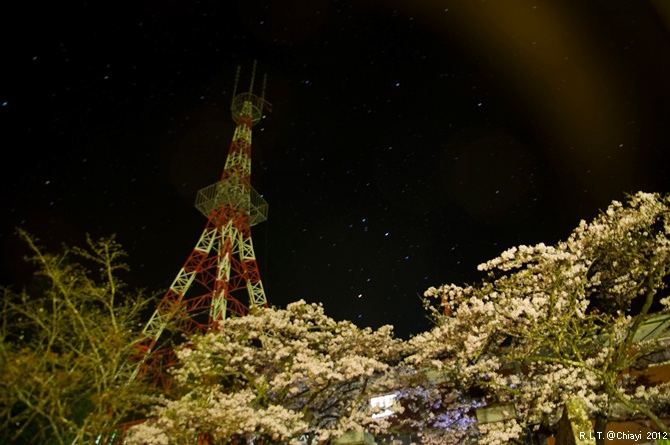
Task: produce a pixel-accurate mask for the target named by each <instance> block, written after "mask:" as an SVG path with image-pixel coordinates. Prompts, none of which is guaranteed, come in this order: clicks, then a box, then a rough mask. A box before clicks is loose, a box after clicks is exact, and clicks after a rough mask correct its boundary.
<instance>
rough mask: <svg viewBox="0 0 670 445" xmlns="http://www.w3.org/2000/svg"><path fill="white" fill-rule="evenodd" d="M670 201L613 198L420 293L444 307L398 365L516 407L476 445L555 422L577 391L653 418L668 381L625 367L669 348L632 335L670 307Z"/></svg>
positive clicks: (595, 408) (611, 409)
mask: <svg viewBox="0 0 670 445" xmlns="http://www.w3.org/2000/svg"><path fill="white" fill-rule="evenodd" d="M669 204H670V203H669V200H668V198H664V197H661V196H660V195H656V194H648V193H638V194H637V195H635V196H632V197H630V199H629V201H628V203H627V205H624V204H622V203H619V202H616V201H615V202H613V203H612V204H611V205H610V207H609V208H608V209H607V210H606V211H605V212H603V213H602V214H601V215H599V216H598V217H597V218H596V219H595V220H594V221H593V222H591V223H590V224H589V223H586V222H585V221H582V222H581V223H580V224H579V226H578V227H577V228H576V229H575V230H574V232H573V233H572V234H571V235H570V236H569V238H568V239H567V240H566V241H563V242H559V243H557V244H556V245H555V246H547V245H545V244H538V245H536V246H518V247H513V248H510V249H508V250H506V251H505V252H503V253H502V254H501V255H500V256H499V257H497V258H495V259H492V260H490V261H488V262H486V263H483V264H481V265H480V266H479V270H481V271H484V272H487V274H488V275H487V277H486V278H485V279H484V280H482V282H480V283H477V284H475V285H470V286H465V287H461V286H458V285H454V284H449V285H443V286H440V287H437V288H436V287H431V288H429V289H428V290H427V291H426V292H425V294H424V295H425V299H426V300H427V301H428V300H430V299H435V298H437V299H439V300H440V302H441V305H442V306H443V307H444V308H445V309H446V310H445V311H442V312H440V311H433V313H432V315H433V317H434V318H435V319H436V321H437V325H436V326H435V328H434V329H432V330H431V331H429V332H425V333H423V334H420V335H418V336H416V337H414V338H413V339H412V340H411V341H410V344H411V345H412V346H413V348H414V349H413V350H414V353H413V354H412V355H410V356H409V357H408V358H407V362H408V363H410V364H412V365H413V366H429V367H432V368H434V369H440V371H441V372H443V373H445V374H446V375H449V376H450V377H451V379H453V380H454V381H458V382H459V385H460V387H461V388H462V389H463V390H466V391H469V392H473V391H475V392H478V393H480V394H482V400H485V401H486V403H512V404H514V405H515V407H516V412H517V417H516V419H515V420H508V421H506V422H498V423H494V424H487V425H485V426H480V432H481V433H482V437H481V440H482V441H483V442H484V443H491V444H498V443H504V442H507V441H509V440H511V439H515V438H518V437H519V435H520V434H521V432H522V430H523V428H526V427H528V426H529V425H538V424H544V425H552V424H555V422H556V421H557V419H556V413H557V412H558V411H559V409H560V406H562V405H563V404H564V403H565V402H566V401H567V400H568V399H570V398H575V397H578V398H581V399H583V400H584V401H585V402H586V406H587V409H588V411H589V413H590V414H592V415H593V414H595V413H598V414H599V415H601V416H605V417H613V418H614V417H616V416H628V417H631V416H633V417H634V416H637V415H640V413H642V412H645V413H650V414H649V415H650V416H651V420H653V421H655V422H659V421H660V420H659V419H658V417H657V416H655V414H653V413H654V412H667V411H668V410H669V409H670V387H669V386H668V384H655V385H652V387H648V386H644V387H643V386H641V385H640V383H639V381H640V378H641V377H639V375H638V374H639V373H638V374H631V373H630V369H643V367H644V366H646V365H645V363H646V362H645V361H644V360H645V357H648V356H649V355H651V354H654V353H655V352H658V351H664V350H666V348H667V345H666V344H665V343H664V342H663V341H661V340H660V339H657V338H652V339H648V340H645V341H644V342H641V343H638V344H635V345H634V343H633V340H634V339H635V337H636V334H637V332H638V331H639V329H640V327H641V325H642V324H643V323H644V321H645V320H646V319H647V318H648V314H649V313H650V310H651V308H652V307H654V308H655V309H656V310H658V309H662V310H665V311H667V310H668V306H669V305H670V298H661V297H660V296H659V294H658V291H659V289H661V288H663V286H664V284H663V279H664V278H665V277H667V276H668V273H669V271H670V207H669ZM426 306H430V304H429V303H426ZM632 308H635V309H632ZM631 311H633V312H631ZM635 351H637V352H635ZM657 426H658V427H659V428H661V429H662V428H667V426H666V425H663V424H662V423H660V424H659V423H657Z"/></svg>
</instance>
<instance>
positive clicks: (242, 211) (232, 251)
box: [133, 61, 271, 388]
mask: <svg viewBox="0 0 670 445" xmlns="http://www.w3.org/2000/svg"><path fill="white" fill-rule="evenodd" d="M255 73H256V62H255V61H254V65H253V70H252V74H251V84H250V86H249V91H248V92H245V93H240V94H236V92H237V84H238V81H239V75H240V68H239V67H238V69H237V74H236V76H235V88H234V90H233V100H232V104H231V112H232V117H233V120H234V121H235V124H236V126H235V132H234V133H233V139H232V143H231V145H230V149H229V151H228V157H227V158H226V163H225V166H224V169H223V173H222V175H221V179H220V180H219V181H218V182H216V183H214V184H212V185H210V186H208V187H205V188H203V189H201V190H200V191H198V193H197V196H196V202H195V207H196V208H197V209H198V210H199V211H200V212H201V213H202V214H203V215H205V217H206V218H207V223H206V225H205V230H204V231H203V232H202V235H200V239H199V240H198V242H197V243H196V245H195V248H194V249H193V251H192V252H191V254H190V255H189V256H188V259H187V260H186V263H185V264H184V266H183V267H182V268H181V270H180V271H179V273H178V274H177V277H176V278H175V280H174V282H173V283H172V285H171V286H170V288H169V290H168V291H167V292H166V294H165V296H164V297H163V299H162V300H161V301H160V303H159V304H158V307H157V309H156V311H155V312H154V314H153V315H152V317H151V319H150V320H149V322H148V323H147V325H146V326H145V328H144V331H143V334H144V335H143V338H144V339H145V341H143V342H142V343H141V344H140V346H139V349H140V351H139V352H140V356H141V358H140V362H139V364H138V368H137V369H136V371H135V373H134V375H133V378H135V377H136V376H137V374H138V373H139V372H148V373H150V374H152V375H153V376H154V377H155V379H156V384H157V385H159V384H161V385H162V386H163V387H164V388H167V387H169V384H170V381H169V379H167V380H166V377H167V376H166V375H165V374H164V373H163V369H165V368H166V367H170V366H172V365H174V364H175V362H176V357H175V355H174V351H173V349H172V348H171V347H169V344H168V345H167V347H166V346H165V345H164V343H168V342H169V341H170V339H174V336H175V335H179V334H186V335H189V334H193V333H197V332H200V333H203V332H206V331H207V330H208V329H210V328H212V327H213V326H215V325H216V323H217V322H218V321H220V320H222V319H225V318H226V317H227V316H228V315H232V316H243V315H246V314H247V313H248V311H249V309H250V308H252V307H260V306H267V300H266V298H265V291H264V290H263V284H262V282H261V277H260V273H259V271H258V264H257V261H256V255H255V254H254V247H253V243H252V241H251V227H252V226H254V225H256V224H258V223H261V222H263V221H265V220H266V219H267V213H268V204H267V202H266V201H265V200H264V199H263V198H262V197H261V196H260V195H259V194H258V192H257V191H256V190H254V189H253V187H251V129H252V127H253V125H254V124H257V123H258V122H259V121H260V120H261V119H262V117H263V111H264V110H268V111H270V110H271V105H270V104H269V103H267V102H266V101H265V82H266V77H265V76H264V78H263V86H262V90H261V95H260V96H256V95H255V94H253V87H254V78H255ZM241 294H248V305H245V304H243V303H242V301H241V297H240V295H241ZM238 297H240V298H238ZM159 340H160V342H159Z"/></svg>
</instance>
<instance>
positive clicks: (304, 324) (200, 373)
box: [127, 301, 405, 445]
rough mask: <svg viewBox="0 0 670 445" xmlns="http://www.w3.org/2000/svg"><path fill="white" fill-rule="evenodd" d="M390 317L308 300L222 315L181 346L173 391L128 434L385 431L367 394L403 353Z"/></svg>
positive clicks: (271, 435)
mask: <svg viewBox="0 0 670 445" xmlns="http://www.w3.org/2000/svg"><path fill="white" fill-rule="evenodd" d="M404 348H405V346H404V342H402V341H401V340H399V339H395V338H393V332H392V327H391V326H384V327H382V328H380V329H378V330H372V329H370V328H366V329H359V328H357V327H356V326H355V325H354V324H353V323H351V322H349V321H341V322H336V321H334V320H333V319H331V318H329V317H327V316H326V315H325V314H324V311H323V307H322V306H321V305H317V304H307V303H305V302H304V301H298V302H296V303H292V304H289V305H288V306H287V307H286V309H273V308H258V309H255V310H254V311H253V312H252V313H251V314H250V315H247V316H245V317H239V318H228V319H225V320H222V321H221V322H220V323H219V325H218V326H217V327H216V328H215V329H213V330H212V331H211V332H210V333H207V334H206V335H196V336H194V337H192V338H191V339H190V341H189V342H188V343H186V344H184V345H182V346H180V347H178V349H177V351H176V353H177V356H178V357H179V360H180V362H181V365H180V366H179V367H178V368H177V369H176V370H175V371H174V372H173V374H174V377H175V382H176V385H177V386H176V388H175V393H176V395H175V396H173V397H170V398H168V397H161V398H159V399H157V400H156V401H155V406H154V409H153V412H152V417H151V418H150V419H149V420H147V421H146V422H144V423H142V424H140V425H138V426H135V427H133V428H132V429H131V430H130V432H129V434H128V436H127V441H128V443H129V444H162V445H164V444H173V443H175V444H177V443H186V442H187V441H189V440H191V441H192V440H194V438H196V437H200V438H201V439H202V440H206V441H207V442H208V443H212V444H214V443H226V444H227V443H237V444H245V443H251V441H253V443H255V444H259V443H264V444H279V443H281V444H285V443H293V444H297V443H307V444H325V443H328V441H329V440H330V439H331V438H334V437H338V436H340V435H342V434H344V433H345V432H347V431H349V430H362V429H367V430H369V431H372V432H379V431H383V430H384V429H385V428H388V427H389V424H388V422H387V420H385V419H384V418H373V417H372V414H374V411H373V410H372V409H371V408H370V404H369V399H370V396H371V395H375V391H376V389H375V384H374V382H375V380H376V379H377V377H378V376H380V375H382V374H383V373H384V372H386V371H387V370H388V369H389V367H390V366H392V365H394V364H396V363H398V362H400V360H401V359H402V357H403V351H404Z"/></svg>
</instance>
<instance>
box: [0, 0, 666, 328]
mask: <svg viewBox="0 0 670 445" xmlns="http://www.w3.org/2000/svg"><path fill="white" fill-rule="evenodd" d="M14 8H15V9H14V10H13V11H9V10H7V11H5V13H4V17H3V18H4V22H5V24H4V25H3V29H2V31H1V32H2V36H1V37H2V45H3V59H2V70H1V71H2V74H1V76H2V84H1V85H0V105H1V106H0V122H1V124H0V125H2V127H1V128H2V132H3V138H2V142H1V143H0V144H1V146H2V147H3V150H2V153H3V160H2V164H1V165H2V177H1V179H0V191H1V192H2V196H3V201H4V203H3V205H2V206H1V212H2V216H1V218H0V222H1V224H2V230H1V232H0V242H1V244H0V245H1V250H0V258H1V268H0V278H1V279H2V282H3V283H4V284H14V285H17V286H20V285H21V284H22V283H24V282H25V280H26V279H27V271H28V270H27V269H26V267H24V266H22V265H21V263H20V257H21V255H23V254H24V253H25V248H24V247H23V246H22V244H21V243H20V242H19V241H18V240H17V238H16V234H15V227H23V228H25V229H27V230H28V231H29V232H31V233H33V234H35V235H36V236H37V237H38V238H39V239H40V240H41V241H40V244H42V245H44V246H47V247H50V248H57V247H58V246H59V245H60V243H61V242H67V243H75V244H81V243H83V240H84V239H85V234H86V233H90V234H92V235H93V236H94V237H99V236H106V235H110V234H112V233H116V234H117V237H118V240H119V241H120V242H121V243H122V244H123V246H124V247H125V248H126V250H127V251H128V253H129V255H130V257H129V263H130V265H131V267H132V270H131V272H130V273H129V274H127V275H126V276H125V278H126V280H127V281H129V282H130V283H131V284H133V285H134V286H138V287H146V288H147V289H149V290H151V291H157V290H158V289H165V288H167V287H168V286H169V285H170V283H171V282H172V280H173V279H174V277H175V275H176V274H177V272H178V270H179V269H180V267H181V266H182V265H183V263H184V261H185V260H186V257H187V256H188V254H189V253H190V252H191V250H192V249H193V247H194V245H195V243H196V241H197V240H198V237H199V236H200V233H201V232H202V229H203V228H204V224H205V220H204V218H203V217H202V215H201V214H200V213H199V212H198V211H197V210H196V209H195V208H194V207H193V202H194V199H195V194H196V191H197V190H198V189H200V188H202V187H205V186H208V185H210V184H212V183H214V182H216V181H217V180H218V179H219V176H220V174H221V170H222V168H223V165H224V162H225V157H226V154H227V152H228V148H229V145H230V140H231V136H232V133H233V129H234V123H233V122H232V120H231V117H230V111H229V106H230V101H231V98H232V97H231V95H232V89H233V83H234V77H235V70H236V67H237V66H238V65H241V66H242V75H241V80H240V88H241V89H244V88H247V86H248V82H249V75H250V71H251V66H252V62H253V60H254V59H257V60H258V74H259V75H260V74H262V73H267V75H268V83H267V91H266V99H267V100H268V101H269V102H270V103H272V113H268V114H267V118H266V119H265V120H263V121H262V122H261V123H259V124H258V125H256V126H255V127H254V140H253V167H252V184H253V185H254V187H255V188H256V189H257V190H258V191H259V192H260V193H262V194H263V195H264V197H265V199H266V200H267V201H268V202H269V204H270V212H269V219H268V221H267V222H265V223H263V224H260V225H258V226H255V227H254V229H253V240H254V246H255V249H256V254H257V257H258V259H259V266H260V270H261V276H262V280H263V284H264V286H265V290H266V295H267V298H268V301H269V302H270V303H271V304H273V305H277V306H285V305H286V304H287V303H288V302H291V301H295V300H298V299H301V298H302V299H305V300H307V301H309V302H322V303H323V304H324V306H325V308H326V312H327V314H329V315H330V316H332V317H334V318H336V319H350V320H352V321H354V322H355V323H357V324H358V325H360V326H372V327H378V326H380V325H382V324H389V323H390V324H393V325H394V326H396V332H397V333H398V334H399V335H400V336H402V337H407V336H408V335H410V334H413V333H418V332H421V331H422V330H425V329H426V328H427V327H429V322H428V321H427V320H426V319H425V314H424V312H423V309H422V305H421V302H420V299H419V295H420V294H422V293H423V292H424V290H425V289H426V288H428V287H430V286H438V285H440V284H442V283H448V282H455V283H459V284H462V283H467V282H473V281H475V280H477V279H478V277H479V274H478V273H477V271H476V265H477V264H479V263H481V262H484V261H486V260H488V259H491V258H493V257H495V256H497V255H498V254H499V253H500V252H502V251H503V250H505V249H507V248H508V247H511V246H514V245H518V244H534V243H538V242H545V243H547V244H553V243H555V242H557V241H558V240H560V239H564V238H566V237H567V235H568V234H569V233H570V232H571V230H572V229H573V228H574V227H575V226H576V225H577V224H578V222H579V220H580V219H587V220H589V219H591V218H593V217H594V216H595V215H597V212H598V209H603V208H604V207H606V206H607V205H608V203H609V202H610V201H611V200H613V199H618V200H621V199H623V198H624V195H625V193H633V192H635V191H638V190H644V191H649V192H670V175H669V174H668V167H670V156H669V154H668V131H669V130H668V129H669V128H670V6H669V4H668V2H667V1H665V0H648V1H611V0H592V1H588V2H584V1H581V0H553V1H552V0H538V1H532V0H509V1H483V0H482V1H479V0H477V1H475V0H452V1H447V0H444V1H434V0H425V1H409V0H408V1H381V0H380V1H374V0H372V1H355V0H351V1H335V0H314V1H298V0H283V1H267V2H262V1H257V0H251V1H239V2H232V1H231V2H227V1H214V0H202V1H193V0H172V1H158V0H135V1H133V2H123V1H117V2H105V1H95V2H93V1H92V2H83V1H69V2H47V3H46V4H41V3H40V4H39V5H38V4H37V3H32V2H22V4H21V6H18V5H15V6H14ZM257 79H259V76H257ZM259 84H260V82H257V85H259ZM238 91H239V89H238ZM156 302H157V301H156Z"/></svg>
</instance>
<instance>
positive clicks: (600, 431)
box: [594, 412, 607, 445]
mask: <svg viewBox="0 0 670 445" xmlns="http://www.w3.org/2000/svg"><path fill="white" fill-rule="evenodd" d="M606 427H607V415H606V414H603V413H600V412H599V413H598V414H596V424H595V427H594V430H595V433H596V434H595V435H596V445H605V433H606Z"/></svg>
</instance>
